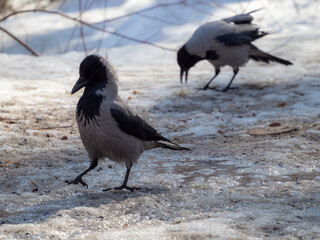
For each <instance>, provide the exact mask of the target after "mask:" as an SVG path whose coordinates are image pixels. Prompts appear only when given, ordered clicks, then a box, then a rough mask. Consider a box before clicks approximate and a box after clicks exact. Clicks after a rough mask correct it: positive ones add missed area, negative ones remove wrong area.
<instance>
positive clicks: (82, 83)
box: [71, 76, 89, 94]
mask: <svg viewBox="0 0 320 240" xmlns="http://www.w3.org/2000/svg"><path fill="white" fill-rule="evenodd" d="M88 82H89V80H87V79H86V78H84V77H82V76H80V77H79V79H78V81H77V82H76V84H75V85H74V86H73V88H72V90H71V94H74V93H75V92H77V91H79V90H80V89H81V88H83V87H84V86H86V85H87V84H88Z"/></svg>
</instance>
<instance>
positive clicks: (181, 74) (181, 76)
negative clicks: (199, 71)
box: [180, 68, 189, 84]
mask: <svg viewBox="0 0 320 240" xmlns="http://www.w3.org/2000/svg"><path fill="white" fill-rule="evenodd" d="M188 71H189V69H187V70H184V69H183V68H181V69H180V83H181V84H182V79H183V73H184V72H185V73H186V75H185V83H187V82H188Z"/></svg>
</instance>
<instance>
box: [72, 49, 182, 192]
mask: <svg viewBox="0 0 320 240" xmlns="http://www.w3.org/2000/svg"><path fill="white" fill-rule="evenodd" d="M79 74H80V77H79V79H78V81H77V82H76V84H75V85H74V87H73V89H72V91H71V94H73V93H75V92H77V91H78V90H80V89H81V88H83V87H84V88H85V89H84V92H83V95H82V97H81V98H80V100H79V102H78V105H77V110H76V119H77V124H78V128H79V132H80V136H81V140H82V142H83V145H84V147H85V149H86V150H87V151H88V154H89V158H90V159H91V164H90V167H89V168H88V169H87V170H85V171H84V172H83V173H81V174H80V175H79V176H77V177H76V178H75V179H74V180H72V181H67V182H68V183H70V184H71V183H72V184H77V183H81V184H82V185H83V186H88V185H87V184H86V183H85V182H84V181H83V179H82V177H83V176H84V175H85V174H86V173H88V172H89V171H91V170H92V169H94V168H95V167H96V166H97V165H98V161H99V159H103V158H105V157H107V158H109V159H110V160H112V161H115V162H118V163H124V164H125V165H126V167H127V172H126V175H125V178H124V181H123V184H122V185H121V186H120V187H116V188H115V189H127V190H130V191H133V190H134V189H135V188H132V187H128V186H127V183H128V178H129V174H130V170H131V167H132V165H133V164H134V163H136V162H137V160H138V158H139V157H140V155H141V154H142V153H143V152H144V151H145V150H148V149H152V148H157V147H162V148H168V149H172V150H187V148H184V147H181V146H179V145H178V144H175V143H173V142H171V141H170V140H168V139H167V138H165V137H163V136H162V135H160V134H159V133H158V132H157V131H156V130H155V129H154V128H153V127H151V126H150V125H149V124H148V123H147V122H145V121H144V120H142V119H141V118H140V117H139V116H138V115H137V113H135V112H134V111H132V110H131V109H130V108H129V106H128V105H127V104H125V103H124V102H123V101H122V100H121V98H120V96H119V95H118V77H117V74H116V72H115V71H114V69H113V67H112V66H111V65H110V63H109V62H108V61H107V60H106V59H105V58H103V57H101V56H98V55H90V56H87V57H86V58H85V59H84V60H83V61H82V62H81V64H80V68H79ZM110 189H111V188H108V189H106V190H110Z"/></svg>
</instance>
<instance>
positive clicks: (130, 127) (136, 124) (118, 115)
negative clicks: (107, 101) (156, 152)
mask: <svg viewBox="0 0 320 240" xmlns="http://www.w3.org/2000/svg"><path fill="white" fill-rule="evenodd" d="M110 112H111V115H112V117H113V118H114V119H115V120H116V122H117V124H118V126H119V128H120V129H121V130H122V131H124V132H125V133H127V134H129V135H132V136H135V137H136V138H139V139H141V140H143V141H159V140H163V141H169V140H168V139H166V138H165V137H163V136H161V135H160V134H159V133H158V132H157V130H155V129H154V128H153V127H151V126H150V125H149V124H148V123H147V122H145V121H144V120H143V119H142V118H140V117H139V116H138V115H135V114H131V113H125V112H123V111H120V110H118V109H110ZM169 142H170V141H169Z"/></svg>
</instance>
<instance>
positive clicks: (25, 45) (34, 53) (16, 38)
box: [0, 26, 40, 57]
mask: <svg viewBox="0 0 320 240" xmlns="http://www.w3.org/2000/svg"><path fill="white" fill-rule="evenodd" d="M0 30H1V31H3V32H5V33H6V34H8V35H9V36H10V37H12V38H13V39H14V40H16V41H17V42H18V43H20V44H21V45H22V46H23V47H24V48H25V49H27V50H28V51H29V52H30V53H31V54H32V55H33V56H36V57H39V56H40V55H39V54H38V53H37V52H36V51H34V50H33V49H32V48H31V47H29V45H28V44H26V43H25V42H24V41H22V40H21V39H19V38H18V37H16V36H15V35H13V34H12V33H11V32H9V31H8V30H7V29H5V28H3V27H1V26H0Z"/></svg>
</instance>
